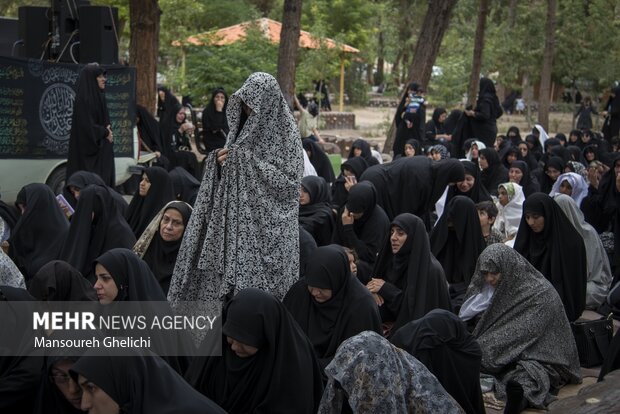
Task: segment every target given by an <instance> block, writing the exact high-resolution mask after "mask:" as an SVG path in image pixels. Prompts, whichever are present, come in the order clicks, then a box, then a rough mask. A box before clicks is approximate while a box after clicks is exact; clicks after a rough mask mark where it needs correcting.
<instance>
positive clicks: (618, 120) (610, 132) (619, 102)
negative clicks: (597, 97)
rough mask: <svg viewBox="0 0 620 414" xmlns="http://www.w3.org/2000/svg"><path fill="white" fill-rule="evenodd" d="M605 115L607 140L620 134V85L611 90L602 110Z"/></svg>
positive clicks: (604, 130)
mask: <svg viewBox="0 0 620 414" xmlns="http://www.w3.org/2000/svg"><path fill="white" fill-rule="evenodd" d="M601 115H602V116H604V117H605V123H604V124H603V135H604V136H605V139H606V140H607V141H611V139H612V138H614V137H617V136H618V131H619V130H620V85H619V86H616V87H614V88H613V89H612V90H611V94H610V95H609V99H608V100H607V104H606V105H605V109H604V110H603V112H601Z"/></svg>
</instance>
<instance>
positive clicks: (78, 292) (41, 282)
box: [28, 260, 97, 302]
mask: <svg viewBox="0 0 620 414" xmlns="http://www.w3.org/2000/svg"><path fill="white" fill-rule="evenodd" d="M28 292H30V294H31V295H32V296H33V297H34V298H35V299H36V300H41V301H65V302H69V301H81V302H87V301H96V300H97V292H95V289H94V288H93V285H92V283H90V282H89V281H88V280H86V279H85V278H84V277H83V276H82V274H81V273H80V272H79V271H78V270H77V269H76V268H74V267H73V266H71V265H70V264H69V263H67V262H63V261H62V260H54V261H52V262H49V263H48V264H46V265H45V266H43V267H42V268H41V269H39V271H38V272H37V274H36V275H35V276H34V278H33V279H32V280H31V281H30V284H29V285H28Z"/></svg>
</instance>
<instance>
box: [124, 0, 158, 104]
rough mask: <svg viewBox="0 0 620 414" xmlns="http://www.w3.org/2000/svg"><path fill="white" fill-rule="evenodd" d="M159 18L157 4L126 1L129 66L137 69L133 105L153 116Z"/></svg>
mask: <svg viewBox="0 0 620 414" xmlns="http://www.w3.org/2000/svg"><path fill="white" fill-rule="evenodd" d="M160 15H161V10H160V9H159V6H158V5H157V0H130V1H129V29H130V31H131V38H130V40H129V64H130V65H132V66H135V67H136V101H137V103H138V105H142V106H144V107H145V108H146V109H148V110H149V111H150V112H151V113H153V114H154V113H155V106H156V102H157V92H156V91H157V55H158V52H159V17H160Z"/></svg>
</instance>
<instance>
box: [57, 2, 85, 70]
mask: <svg viewBox="0 0 620 414" xmlns="http://www.w3.org/2000/svg"><path fill="white" fill-rule="evenodd" d="M51 4H52V42H51V44H50V51H51V52H50V53H51V55H52V57H53V58H55V59H59V60H60V61H61V62H74V63H78V60H79V55H78V50H79V49H78V48H76V44H79V41H80V37H79V31H78V28H79V7H80V6H88V5H90V1H88V0H52V1H51Z"/></svg>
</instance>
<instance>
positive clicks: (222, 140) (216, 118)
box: [202, 88, 229, 153]
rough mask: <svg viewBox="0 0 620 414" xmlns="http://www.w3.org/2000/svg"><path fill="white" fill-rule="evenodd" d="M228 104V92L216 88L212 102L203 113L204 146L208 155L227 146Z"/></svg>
mask: <svg viewBox="0 0 620 414" xmlns="http://www.w3.org/2000/svg"><path fill="white" fill-rule="evenodd" d="M227 104H228V95H226V91H224V89H223V88H216V89H215V90H213V94H212V95H211V101H210V102H209V104H208V105H207V107H206V108H205V109H204V111H202V145H203V146H204V149H205V151H206V152H207V153H209V152H211V151H213V150H214V149H218V148H222V147H224V144H226V137H227V136H228V130H229V128H228V121H227V120H226V105H227Z"/></svg>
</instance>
